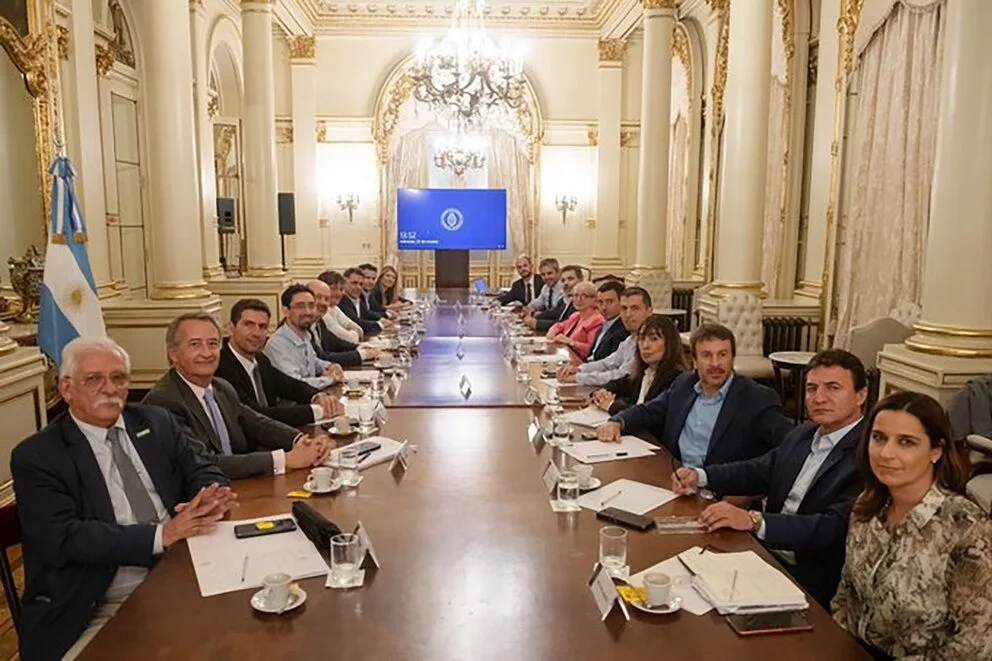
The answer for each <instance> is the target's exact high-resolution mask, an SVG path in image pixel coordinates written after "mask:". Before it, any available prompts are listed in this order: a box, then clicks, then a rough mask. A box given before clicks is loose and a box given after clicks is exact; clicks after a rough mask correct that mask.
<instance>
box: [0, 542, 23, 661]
mask: <svg viewBox="0 0 992 661" xmlns="http://www.w3.org/2000/svg"><path fill="white" fill-rule="evenodd" d="M7 553H9V557H10V564H11V566H12V567H13V568H14V582H15V583H16V584H17V590H18V592H20V591H21V590H23V589H24V568H23V567H22V566H21V547H20V546H13V547H11V548H10V549H8V550H7ZM17 658H18V655H17V632H16V631H14V623H13V622H12V621H11V619H10V611H9V610H8V609H7V600H6V599H3V598H0V661H11V660H13V659H17Z"/></svg>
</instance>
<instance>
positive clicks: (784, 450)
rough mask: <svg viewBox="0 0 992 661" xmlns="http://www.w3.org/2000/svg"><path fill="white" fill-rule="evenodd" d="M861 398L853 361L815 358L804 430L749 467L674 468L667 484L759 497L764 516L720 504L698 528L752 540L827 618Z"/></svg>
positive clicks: (861, 378) (836, 353)
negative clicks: (745, 535) (735, 533)
mask: <svg viewBox="0 0 992 661" xmlns="http://www.w3.org/2000/svg"><path fill="white" fill-rule="evenodd" d="M867 395H868V380H867V377H866V376H865V368H864V365H862V364H861V361H860V360H858V358H857V357H856V356H854V355H853V354H851V353H848V352H847V351H843V350H841V349H828V350H826V351H822V352H820V353H818V354H817V355H816V356H814V357H813V359H812V360H811V361H810V363H809V366H808V372H807V376H806V408H807V410H808V411H809V417H810V420H812V422H811V423H808V424H805V425H801V426H799V427H797V428H796V429H794V430H792V432H791V433H790V434H789V435H788V436H786V438H785V440H784V441H782V443H781V445H779V446H778V447H776V448H775V449H773V450H772V451H770V452H768V453H766V454H764V455H762V456H760V457H757V458H755V459H751V460H749V461H739V462H735V463H729V464H719V465H713V466H707V467H706V468H705V469H700V468H696V469H689V468H680V469H678V470H677V471H676V472H675V474H674V475H673V476H672V485H673V487H674V488H675V492H676V493H680V494H681V493H689V492H692V491H694V490H695V489H696V488H698V487H706V488H709V489H711V490H713V491H715V492H716V493H717V494H720V495H739V496H764V497H765V498H766V505H765V511H764V512H763V513H762V512H758V511H747V510H744V509H742V508H739V507H736V506H734V505H731V504H730V503H725V502H722V503H716V504H714V505H711V506H709V507H708V508H706V510H704V511H703V513H702V515H701V516H700V520H701V521H702V522H703V524H704V525H706V528H707V530H710V531H713V530H719V529H720V528H733V529H735V530H747V531H751V532H753V533H754V534H755V535H757V537H758V539H760V540H761V541H762V543H764V545H765V546H767V547H768V548H769V549H771V550H772V551H773V552H774V553H775V554H776V555H778V557H779V558H780V559H781V561H782V563H783V565H784V566H785V567H786V568H787V569H788V570H789V572H790V573H791V574H792V575H793V576H794V577H795V579H796V580H797V581H799V583H800V585H802V586H803V587H804V588H806V591H807V592H809V593H810V594H811V595H813V598H814V599H816V600H817V601H818V602H819V603H820V605H822V606H823V607H824V608H826V609H828V610H829V609H830V600H831V599H832V598H833V596H834V592H836V591H837V584H838V581H839V580H840V571H841V568H842V567H843V566H844V544H845V540H846V538H847V520H848V517H849V515H850V513H851V505H852V503H853V502H854V499H855V498H856V497H857V495H858V494H859V493H860V492H861V489H862V483H861V478H860V476H859V475H858V472H857V468H856V465H855V456H854V455H855V449H856V447H857V445H858V442H859V441H860V439H861V437H862V436H863V435H864V424H865V423H864V419H863V417H862V416H863V413H862V407H863V406H864V403H865V398H866V397H867Z"/></svg>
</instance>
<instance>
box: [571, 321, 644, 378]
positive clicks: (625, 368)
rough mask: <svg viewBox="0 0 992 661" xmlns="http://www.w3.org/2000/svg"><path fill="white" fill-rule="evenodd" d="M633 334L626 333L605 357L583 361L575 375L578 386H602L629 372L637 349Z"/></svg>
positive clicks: (632, 366)
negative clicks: (618, 344) (614, 348)
mask: <svg viewBox="0 0 992 661" xmlns="http://www.w3.org/2000/svg"><path fill="white" fill-rule="evenodd" d="M635 335H636V333H632V334H630V335H628V336H627V338H626V339H625V340H624V341H623V342H621V343H620V346H619V347H617V350H616V351H614V352H613V353H611V354H610V355H609V356H607V357H606V358H604V359H602V360H594V361H593V362H591V363H583V364H582V366H580V367H579V373H578V374H576V375H575V382H576V383H578V384H579V385H580V386H602V385H606V384H607V383H609V382H610V381H613V380H614V379H619V378H620V377H623V376H627V375H628V374H630V371H631V370H632V369H633V368H634V356H635V353H636V350H637V338H636V337H635Z"/></svg>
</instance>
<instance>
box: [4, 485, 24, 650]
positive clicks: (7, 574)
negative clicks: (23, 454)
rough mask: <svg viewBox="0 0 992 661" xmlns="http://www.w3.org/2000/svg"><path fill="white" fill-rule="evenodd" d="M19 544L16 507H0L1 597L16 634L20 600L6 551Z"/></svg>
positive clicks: (19, 522) (19, 614)
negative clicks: (5, 603)
mask: <svg viewBox="0 0 992 661" xmlns="http://www.w3.org/2000/svg"><path fill="white" fill-rule="evenodd" d="M20 543H21V519H20V517H18V516H17V505H16V504H14V503H10V504H9V505H5V506H3V507H0V581H2V582H3V596H4V597H6V599H7V607H8V608H9V609H10V619H11V620H12V621H13V622H14V630H15V631H17V632H18V633H20V626H21V598H20V595H18V593H17V586H16V585H15V584H14V570H13V569H12V568H11V566H10V557H9V556H8V555H7V549H9V548H10V547H12V546H17V545H18V544H20Z"/></svg>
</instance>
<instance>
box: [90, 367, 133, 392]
mask: <svg viewBox="0 0 992 661" xmlns="http://www.w3.org/2000/svg"><path fill="white" fill-rule="evenodd" d="M108 380H109V381H110V383H111V385H112V386H114V388H116V389H118V390H120V389H121V388H127V386H128V384H129V383H130V382H131V377H130V375H128V374H125V373H124V372H113V373H111V374H87V375H86V376H84V377H83V378H82V381H81V382H80V383H81V384H82V386H83V388H84V389H86V390H89V391H91V392H96V391H97V390H100V389H101V388H103V386H105V385H106V384H107V381H108Z"/></svg>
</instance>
